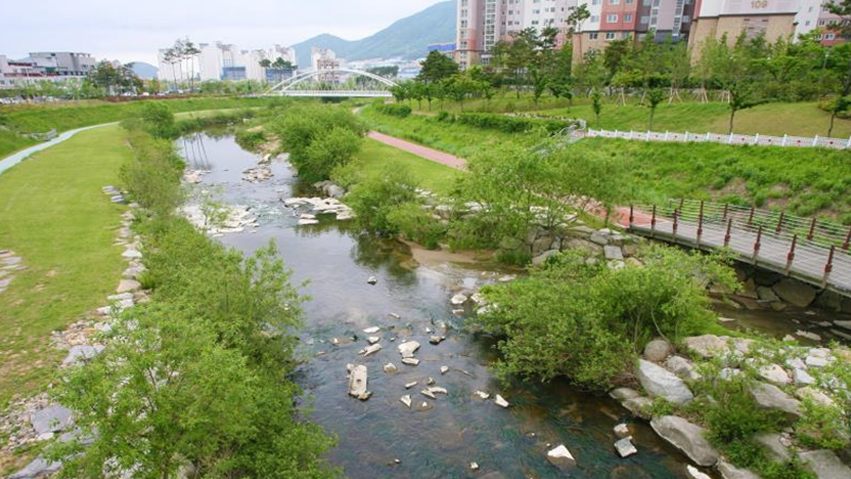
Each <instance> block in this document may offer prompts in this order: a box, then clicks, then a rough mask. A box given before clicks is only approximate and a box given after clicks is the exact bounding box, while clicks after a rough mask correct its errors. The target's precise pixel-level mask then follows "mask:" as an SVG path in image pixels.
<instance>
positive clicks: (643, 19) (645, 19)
mask: <svg viewBox="0 0 851 479" xmlns="http://www.w3.org/2000/svg"><path fill="white" fill-rule="evenodd" d="M641 23H650V15H642V16H641Z"/></svg>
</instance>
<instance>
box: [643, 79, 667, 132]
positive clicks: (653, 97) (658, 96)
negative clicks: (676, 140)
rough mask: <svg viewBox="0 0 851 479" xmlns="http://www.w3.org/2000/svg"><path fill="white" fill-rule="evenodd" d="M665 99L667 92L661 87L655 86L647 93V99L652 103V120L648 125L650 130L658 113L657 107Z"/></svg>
mask: <svg viewBox="0 0 851 479" xmlns="http://www.w3.org/2000/svg"><path fill="white" fill-rule="evenodd" d="M664 99H665V93H664V92H663V91H662V89H661V88H653V89H651V90H650V91H649V92H648V93H647V101H648V103H649V104H650V120H649V122H648V125H647V129H648V130H651V131H652V130H653V117H654V116H655V115H656V107H657V106H659V103H661V102H662V100H664Z"/></svg>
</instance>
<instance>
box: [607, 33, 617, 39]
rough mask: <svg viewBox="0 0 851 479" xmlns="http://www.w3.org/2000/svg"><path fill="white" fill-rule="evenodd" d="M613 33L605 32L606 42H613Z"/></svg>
mask: <svg viewBox="0 0 851 479" xmlns="http://www.w3.org/2000/svg"><path fill="white" fill-rule="evenodd" d="M614 39H615V32H606V40H614Z"/></svg>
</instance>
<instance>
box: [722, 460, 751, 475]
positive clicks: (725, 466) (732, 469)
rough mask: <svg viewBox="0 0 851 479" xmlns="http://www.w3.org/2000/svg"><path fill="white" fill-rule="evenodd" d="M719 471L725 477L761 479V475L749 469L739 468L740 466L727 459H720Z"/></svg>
mask: <svg viewBox="0 0 851 479" xmlns="http://www.w3.org/2000/svg"><path fill="white" fill-rule="evenodd" d="M717 468H718V473H719V474H721V477H723V478H724V479H760V477H759V476H757V475H756V474H754V473H752V472H751V471H749V470H747V469H739V468H738V467H736V466H734V465H732V464H730V463H729V462H725V461H718V466H717Z"/></svg>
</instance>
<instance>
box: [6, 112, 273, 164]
mask: <svg viewBox="0 0 851 479" xmlns="http://www.w3.org/2000/svg"><path fill="white" fill-rule="evenodd" d="M152 101H156V102H161V103H165V104H166V105H168V106H169V108H171V110H172V111H173V112H174V113H186V112H196V111H205V110H226V109H240V108H259V107H264V106H268V105H272V104H275V103H277V102H281V101H287V99H281V98H193V99H181V100H147V101H135V102H127V103H106V102H91V101H87V102H81V103H80V104H79V105H77V104H74V103H69V104H63V105H61V106H58V105H38V106H17V107H0V158H4V157H6V156H8V155H10V154H11V153H14V152H15V151H18V150H20V149H22V148H24V147H27V146H30V145H32V144H34V143H35V142H34V141H32V140H29V139H26V138H24V137H22V136H20V135H19V133H43V132H47V131H50V130H51V129H56V130H57V131H58V132H63V131H67V130H73V129H75V128H80V127H84V126H91V125H99V124H102V123H112V122H119V121H122V120H124V119H126V118H129V117H132V116H137V115H139V113H140V112H141V111H142V108H144V106H145V104H146V103H149V102H152Z"/></svg>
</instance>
